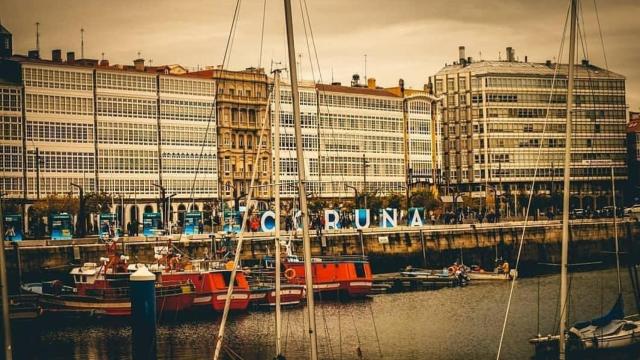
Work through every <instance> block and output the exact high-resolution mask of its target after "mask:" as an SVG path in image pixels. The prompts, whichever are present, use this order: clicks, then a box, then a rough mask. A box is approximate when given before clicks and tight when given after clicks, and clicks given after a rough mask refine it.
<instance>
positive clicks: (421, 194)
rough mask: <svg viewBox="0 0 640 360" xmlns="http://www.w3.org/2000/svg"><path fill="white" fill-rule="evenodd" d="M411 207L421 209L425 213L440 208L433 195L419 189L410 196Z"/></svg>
mask: <svg viewBox="0 0 640 360" xmlns="http://www.w3.org/2000/svg"><path fill="white" fill-rule="evenodd" d="M410 199H411V201H410V202H411V206H412V207H422V208H424V210H425V211H427V212H428V211H431V210H435V209H437V208H438V207H440V205H441V204H440V202H439V201H438V199H436V198H435V196H433V193H432V192H431V191H429V190H427V189H419V190H416V191H414V192H413V194H411V197H410Z"/></svg>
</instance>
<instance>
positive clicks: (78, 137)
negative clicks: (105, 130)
mask: <svg viewBox="0 0 640 360" xmlns="http://www.w3.org/2000/svg"><path fill="white" fill-rule="evenodd" d="M27 140H28V141H46V142H73V143H92V142H93V124H83V123H61V122H55V121H29V122H27Z"/></svg>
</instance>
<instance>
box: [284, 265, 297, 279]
mask: <svg viewBox="0 0 640 360" xmlns="http://www.w3.org/2000/svg"><path fill="white" fill-rule="evenodd" d="M284 277H286V278H287V280H291V279H293V278H295V277H296V271H295V270H294V269H292V268H289V269H287V270H285V272H284Z"/></svg>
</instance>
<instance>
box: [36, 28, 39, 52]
mask: <svg viewBox="0 0 640 360" xmlns="http://www.w3.org/2000/svg"><path fill="white" fill-rule="evenodd" d="M36 50H38V53H39V52H40V23H39V22H37V23H36Z"/></svg>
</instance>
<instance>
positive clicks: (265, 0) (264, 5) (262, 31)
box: [258, 0, 267, 68]
mask: <svg viewBox="0 0 640 360" xmlns="http://www.w3.org/2000/svg"><path fill="white" fill-rule="evenodd" d="M266 17H267V0H264V3H263V5H262V30H261V31H260V58H259V59H258V68H260V67H262V46H263V44H264V20H265V18H266Z"/></svg>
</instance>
